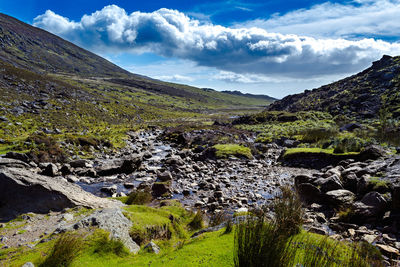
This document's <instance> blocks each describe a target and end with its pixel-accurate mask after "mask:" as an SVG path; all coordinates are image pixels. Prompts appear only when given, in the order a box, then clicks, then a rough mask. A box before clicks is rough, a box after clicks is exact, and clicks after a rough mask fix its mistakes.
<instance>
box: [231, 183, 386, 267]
mask: <svg viewBox="0 0 400 267" xmlns="http://www.w3.org/2000/svg"><path fill="white" fill-rule="evenodd" d="M272 207H273V208H274V211H275V216H274V218H273V219H268V218H267V216H266V212H265V211H260V212H258V213H255V215H252V216H248V217H247V218H246V219H245V220H244V221H242V222H240V223H239V224H238V226H237V227H236V229H235V236H234V242H235V245H234V263H235V266H237V267H241V266H249V267H252V266H257V267H258V266H282V267H286V266H299V265H300V266H348V267H350V266H351V267H353V266H354V267H356V266H365V267H367V266H371V264H372V265H373V266H382V264H381V261H382V256H381V255H380V253H379V251H378V250H377V249H376V248H374V247H373V246H368V245H366V244H360V245H359V244H349V243H345V242H339V241H336V240H334V239H331V238H329V237H324V236H320V235H317V234H311V233H307V232H305V231H303V230H301V225H302V210H301V202H300V199H299V197H298V196H297V195H296V193H294V192H293V191H291V190H290V188H285V187H284V188H282V194H281V196H280V197H279V198H278V199H276V200H275V201H274V203H273V204H272Z"/></svg>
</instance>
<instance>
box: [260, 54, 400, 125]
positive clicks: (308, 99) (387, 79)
mask: <svg viewBox="0 0 400 267" xmlns="http://www.w3.org/2000/svg"><path fill="white" fill-rule="evenodd" d="M399 87H400V56H398V57H390V56H386V55H385V56H383V57H382V58H381V59H380V60H378V61H375V62H373V64H372V66H371V67H370V68H368V69H366V70H364V71H362V72H360V73H358V74H356V75H353V76H351V77H348V78H345V79H343V80H340V81H337V82H334V83H331V84H328V85H325V86H322V87H320V88H317V89H313V90H306V91H304V92H303V93H301V94H295V95H290V96H287V97H285V98H283V99H282V100H280V101H276V102H274V103H273V104H272V105H270V106H269V107H268V109H269V110H279V111H291V112H297V111H308V110H316V111H327V112H329V113H331V114H333V115H339V114H343V115H347V116H350V117H361V118H374V117H375V118H376V117H378V116H379V113H380V111H381V110H385V111H388V112H389V113H391V115H392V117H394V118H399V117H400V95H399Z"/></svg>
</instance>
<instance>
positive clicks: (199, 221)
mask: <svg viewBox="0 0 400 267" xmlns="http://www.w3.org/2000/svg"><path fill="white" fill-rule="evenodd" d="M188 226H189V227H190V229H192V230H197V229H201V228H203V227H204V219H203V212H202V211H201V210H198V211H197V212H196V214H195V215H194V217H193V219H192V220H191V221H190V223H189V224H188Z"/></svg>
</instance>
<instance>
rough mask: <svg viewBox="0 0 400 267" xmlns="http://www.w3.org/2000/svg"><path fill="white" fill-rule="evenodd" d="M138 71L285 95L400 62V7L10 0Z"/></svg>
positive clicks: (399, 1)
mask: <svg viewBox="0 0 400 267" xmlns="http://www.w3.org/2000/svg"><path fill="white" fill-rule="evenodd" d="M0 12H3V13H6V14H8V15H11V16H14V17H16V18H18V19H20V20H22V21H24V22H27V23H30V24H33V25H34V26H37V27H41V28H43V29H46V30H48V31H50V32H53V33H55V34H57V35H59V36H61V37H63V38H65V39H68V40H70V41H71V42H74V43H76V44H77V45H80V46H82V47H84V48H86V49H89V50H91V51H93V52H95V53H97V54H100V55H101V56H104V57H105V58H107V59H108V60H110V61H112V62H114V63H116V64H118V65H120V66H121V67H123V68H125V69H128V70H129V71H132V72H134V73H139V74H143V75H147V76H150V77H154V78H158V79H162V80H167V81H173V82H178V83H186V84H191V85H195V86H199V87H209V88H215V89H217V90H240V91H242V92H250V93H257V94H260V93H262V94H268V95H271V96H274V97H278V98H279V97H283V96H285V95H287V94H291V93H298V92H301V91H303V90H304V89H312V88H314V87H317V86H320V85H323V84H326V83H329V82H332V81H334V80H337V79H339V78H342V77H345V76H348V75H350V74H353V73H356V72H358V71H361V70H362V69H364V68H366V67H368V66H369V65H370V64H371V61H374V60H377V59H379V58H380V57H381V56H382V55H383V54H389V55H400V0H377V1H371V0H354V1H331V2H326V1H285V2H282V1H275V0H272V1H255V0H250V1H240V0H234V1H218V0H217V1H183V0H175V1H167V0H163V1H161V0H156V1H121V0H120V1H82V0H80V1H76V0H69V1H54V0H53V1H35V0H31V1H28V0H13V1H4V0H0Z"/></svg>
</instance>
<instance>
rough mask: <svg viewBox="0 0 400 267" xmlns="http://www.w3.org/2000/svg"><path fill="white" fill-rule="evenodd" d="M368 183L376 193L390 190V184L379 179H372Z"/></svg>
mask: <svg viewBox="0 0 400 267" xmlns="http://www.w3.org/2000/svg"><path fill="white" fill-rule="evenodd" d="M368 183H369V184H371V185H372V190H374V191H382V190H383V191H384V190H388V189H389V183H388V182H387V181H384V180H382V179H381V178H379V177H370V178H369V179H368Z"/></svg>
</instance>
